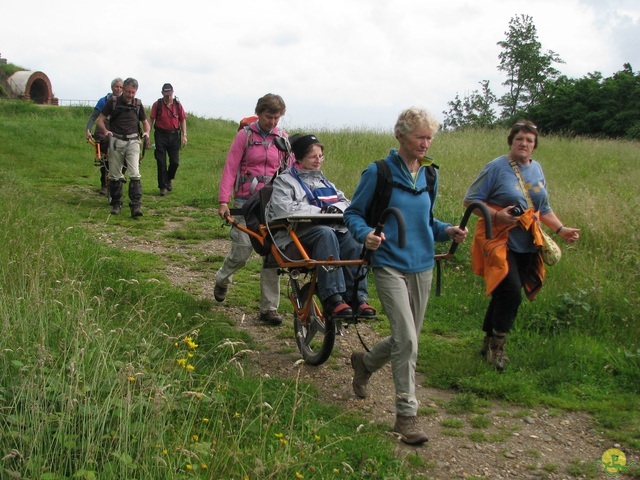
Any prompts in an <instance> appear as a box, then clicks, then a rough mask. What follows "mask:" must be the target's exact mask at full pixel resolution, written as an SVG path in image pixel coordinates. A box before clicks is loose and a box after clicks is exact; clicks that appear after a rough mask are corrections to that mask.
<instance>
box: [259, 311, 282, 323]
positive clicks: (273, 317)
mask: <svg viewBox="0 0 640 480" xmlns="http://www.w3.org/2000/svg"><path fill="white" fill-rule="evenodd" d="M260 321H261V322H263V323H268V324H269V325H274V326H277V325H280V324H281V323H282V317H281V316H280V315H278V312H276V311H275V310H269V311H268V312H267V313H261V314H260Z"/></svg>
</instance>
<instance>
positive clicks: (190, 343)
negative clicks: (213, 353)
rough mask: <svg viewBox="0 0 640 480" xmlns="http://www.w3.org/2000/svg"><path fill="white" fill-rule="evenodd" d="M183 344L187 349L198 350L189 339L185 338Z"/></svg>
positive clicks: (196, 345) (194, 343) (195, 344)
mask: <svg viewBox="0 0 640 480" xmlns="http://www.w3.org/2000/svg"><path fill="white" fill-rule="evenodd" d="M184 343H186V344H187V347H189V348H191V349H192V350H195V349H196V348H198V344H197V343H196V342H194V341H193V339H192V338H191V337H186V338H185V339H184Z"/></svg>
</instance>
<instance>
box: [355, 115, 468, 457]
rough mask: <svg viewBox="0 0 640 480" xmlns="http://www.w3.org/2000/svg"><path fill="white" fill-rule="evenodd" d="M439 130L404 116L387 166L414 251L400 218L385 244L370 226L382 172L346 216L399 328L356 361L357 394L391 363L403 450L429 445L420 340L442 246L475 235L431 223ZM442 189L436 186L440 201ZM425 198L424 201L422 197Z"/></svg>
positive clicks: (362, 185)
mask: <svg viewBox="0 0 640 480" xmlns="http://www.w3.org/2000/svg"><path fill="white" fill-rule="evenodd" d="M439 128H440V125H439V124H438V122H437V120H436V119H435V118H433V117H432V116H431V115H429V114H428V113H427V112H426V111H424V110H422V109H418V108H409V109H407V110H404V111H403V112H402V113H401V114H400V116H399V117H398V120H397V122H396V125H395V127H394V134H395V137H396V139H397V140H398V144H399V147H398V149H392V150H391V152H390V153H389V156H388V157H387V158H386V159H385V160H384V161H385V162H387V164H388V165H389V167H390V169H391V173H392V176H393V180H394V182H396V183H398V184H401V185H403V187H401V188H393V190H392V193H391V198H390V200H389V207H396V208H397V209H399V210H400V211H401V212H402V214H403V216H404V219H405V223H406V238H407V244H406V248H404V249H401V248H400V246H399V245H398V224H397V222H396V221H395V219H394V218H393V217H390V218H389V219H388V221H387V222H386V224H385V229H384V232H383V233H382V234H381V235H380V236H376V235H375V234H374V229H373V227H372V226H370V225H367V222H366V220H365V218H366V217H367V216H366V212H367V210H368V209H369V207H370V206H371V203H372V201H373V198H374V196H376V195H378V192H376V184H377V166H376V165H375V164H371V165H369V166H368V167H367V168H366V169H365V170H364V172H363V173H362V177H361V179H360V182H359V184H358V186H357V187H356V191H355V193H354V195H353V199H352V201H351V205H350V206H349V207H348V208H347V209H346V211H345V212H344V221H345V223H346V224H347V227H348V228H349V231H350V232H351V234H352V235H353V237H354V238H355V239H356V241H358V242H361V243H363V244H364V245H365V246H366V247H367V249H369V250H373V251H374V252H373V255H372V259H371V262H372V270H373V273H374V276H375V281H376V287H377V292H378V296H379V298H380V301H381V303H382V306H383V307H384V311H385V313H386V315H387V317H388V318H389V323H390V326H391V335H390V336H389V337H387V338H385V339H383V340H382V341H381V342H380V343H378V344H377V345H376V346H375V347H373V349H372V350H371V351H370V352H367V353H365V352H355V353H353V354H352V356H351V365H352V366H353V369H354V377H353V390H354V393H355V394H356V395H357V396H358V397H361V398H365V397H366V396H367V383H368V381H369V378H370V377H371V374H372V373H373V372H375V371H377V370H379V369H380V368H382V367H383V366H384V365H385V364H386V363H387V362H391V369H392V373H393V381H394V384H395V389H396V421H395V425H394V431H395V432H396V433H398V434H400V438H401V440H402V441H403V442H405V443H408V444H411V445H415V444H421V443H424V442H426V441H427V440H428V437H427V435H426V434H425V433H424V431H422V429H421V428H420V427H419V425H418V423H417V419H416V415H417V412H418V401H417V399H416V396H415V372H416V361H417V358H418V339H419V337H420V330H421V328H422V324H423V321H424V315H425V311H426V309H427V302H428V300H429V292H430V289H431V281H432V278H433V267H434V264H435V260H434V256H435V248H434V243H435V242H436V241H438V242H445V241H449V240H454V241H456V242H462V241H463V240H464V239H465V238H466V236H467V233H468V231H467V229H464V230H462V229H460V228H458V227H456V226H452V225H451V224H449V223H444V222H441V221H440V220H436V219H432V218H431V215H432V211H433V205H432V204H431V198H430V195H429V194H428V193H427V189H426V188H425V187H426V186H427V185H426V182H427V180H426V175H424V172H423V169H424V168H426V167H427V165H429V163H430V162H431V160H430V159H429V158H428V157H426V154H427V151H428V150H429V147H430V146H431V142H432V141H433V137H434V136H435V134H436V133H437V132H438V130H439ZM436 178H437V177H436ZM437 188H438V184H437V180H436V182H435V185H433V189H434V193H435V194H437ZM420 191H422V194H418V192H420ZM434 199H435V195H434Z"/></svg>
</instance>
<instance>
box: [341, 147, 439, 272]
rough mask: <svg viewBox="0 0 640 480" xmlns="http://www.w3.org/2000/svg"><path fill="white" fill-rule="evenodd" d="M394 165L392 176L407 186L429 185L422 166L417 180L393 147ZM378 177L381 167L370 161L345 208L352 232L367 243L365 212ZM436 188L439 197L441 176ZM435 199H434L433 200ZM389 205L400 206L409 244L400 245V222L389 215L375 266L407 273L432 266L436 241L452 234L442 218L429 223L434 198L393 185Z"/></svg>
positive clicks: (347, 221)
mask: <svg viewBox="0 0 640 480" xmlns="http://www.w3.org/2000/svg"><path fill="white" fill-rule="evenodd" d="M385 162H387V163H388V164H389V167H390V168H391V174H392V176H393V179H394V180H395V181H397V182H398V183H402V184H404V185H407V187H411V188H414V189H416V190H420V189H421V188H423V187H425V186H426V175H425V174H424V172H423V169H424V168H426V167H425V166H424V165H423V166H422V167H420V170H419V171H418V174H417V175H416V177H415V180H414V179H413V177H412V176H411V174H410V173H409V171H408V169H407V167H406V165H405V164H404V162H403V160H402V159H401V158H400V157H399V156H398V151H397V150H396V149H392V150H391V152H389V156H388V157H387V158H386V159H385ZM377 181H378V168H377V166H376V165H375V163H372V164H370V165H369V166H368V167H367V168H366V169H365V170H364V171H363V172H362V177H361V178H360V182H359V183H358V186H357V187H356V191H355V193H354V194H353V198H352V199H351V205H349V207H348V208H347V209H346V210H345V212H344V221H345V223H346V225H347V227H348V228H349V231H350V232H351V235H353V237H354V238H355V239H356V240H357V241H358V242H360V243H363V244H364V240H365V237H366V236H367V234H368V233H369V232H370V231H371V230H372V229H371V227H369V226H368V225H367V224H366V222H365V212H366V210H367V208H368V207H369V205H370V204H371V201H372V199H373V197H374V195H376V192H375V190H376V184H377ZM434 191H435V194H436V196H434V198H436V197H437V193H438V180H437V177H436V184H435V186H434ZM434 203H435V202H434ZM389 207H396V208H398V209H399V210H400V211H401V212H402V214H403V216H404V220H405V223H406V247H405V248H404V249H401V248H400V246H399V245H398V223H397V222H396V220H395V217H393V216H392V215H390V216H389V217H387V222H386V224H385V227H384V230H383V231H384V234H385V237H386V240H385V241H384V242H382V244H381V245H380V248H378V249H377V250H376V251H375V252H374V253H373V256H372V266H373V267H374V268H375V267H393V268H395V269H398V270H400V271H401V272H405V273H418V272H424V271H426V270H430V269H432V268H433V266H434V264H435V261H434V255H435V245H434V241H438V242H446V241H448V240H450V239H449V236H448V235H447V234H446V232H445V229H446V228H447V227H449V226H451V224H450V223H444V222H441V221H439V220H435V219H434V222H433V226H431V225H429V212H430V211H431V210H432V205H431V198H430V196H429V193H428V192H424V193H422V194H421V195H414V194H413V193H411V192H406V191H404V190H402V189H400V188H393V191H392V193H391V198H390V199H389Z"/></svg>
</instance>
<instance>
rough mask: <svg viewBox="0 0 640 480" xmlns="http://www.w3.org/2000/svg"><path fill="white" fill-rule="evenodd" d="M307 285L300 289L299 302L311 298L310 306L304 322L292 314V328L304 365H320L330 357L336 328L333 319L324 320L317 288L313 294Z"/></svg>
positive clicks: (309, 285)
mask: <svg viewBox="0 0 640 480" xmlns="http://www.w3.org/2000/svg"><path fill="white" fill-rule="evenodd" d="M310 290H311V284H310V283H307V284H305V285H304V286H303V287H302V288H301V289H300V302H301V303H303V304H304V302H305V301H306V300H307V299H308V298H310V297H312V300H313V301H312V305H311V309H310V312H309V316H308V318H307V319H306V322H305V321H304V319H303V318H299V315H298V314H296V313H294V318H293V328H294V331H295V334H296V343H297V344H298V350H300V353H301V354H302V358H303V359H304V361H305V363H307V364H309V365H322V364H323V363H324V362H326V361H327V359H328V358H329V357H330V356H331V351H332V350H333V344H334V342H335V339H336V328H335V322H334V320H333V318H325V317H324V316H323V315H322V309H321V307H320V305H321V303H320V298H319V297H318V291H317V288H316V289H314V291H313V292H311V291H310Z"/></svg>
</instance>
